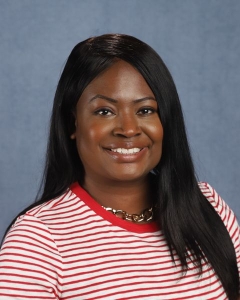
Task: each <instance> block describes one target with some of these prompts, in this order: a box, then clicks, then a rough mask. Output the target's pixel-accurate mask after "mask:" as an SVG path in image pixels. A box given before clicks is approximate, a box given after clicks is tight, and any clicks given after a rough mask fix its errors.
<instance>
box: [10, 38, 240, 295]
mask: <svg viewBox="0 0 240 300" xmlns="http://www.w3.org/2000/svg"><path fill="white" fill-rule="evenodd" d="M119 59H121V60H124V61H126V62H128V63H130V64H131V65H132V66H133V67H135V68H136V69H137V70H138V71H139V72H140V73H141V74H142V76H143V77H144V79H145V80H146V82H147V83H148V85H149V87H150V88H151V90H152V91H153V93H154V95H155V97H156V100H157V102H158V107H159V116H160V120H161V123H162V126H163V131H164V138H163V150H162V157H161V160H160V162H159V164H158V165H157V166H156V167H155V170H154V173H155V178H156V182H157V183H156V191H155V192H156V194H157V198H158V202H157V210H158V213H157V218H158V219H157V221H158V222H159V224H160V226H161V228H162V229H163V232H164V234H165V237H166V240H167V242H168V245H169V248H170V251H171V254H172V258H173V251H176V253H177V254H178V256H179V259H180V261H181V263H182V266H183V271H184V272H185V271H187V260H189V259H191V260H192V261H195V264H196V265H197V266H198V268H199V269H200V271H201V270H202V263H203V261H207V262H208V263H210V264H211V265H212V267H213V268H214V270H215V272H216V274H217V276H218V277H219V279H220V281H221V282H222V285H223V287H224V289H225V291H226V293H227V295H228V297H229V299H230V300H235V299H237V297H238V295H239V291H238V288H239V276H238V270H237V260H236V253H235V250H234V247H233V244H232V241H231V239H230V236H229V233H228V231H227V229H226V227H225V226H224V224H223V222H222V220H221V219H220V217H219V215H218V214H217V212H216V211H215V210H214V208H213V207H212V205H211V204H210V203H209V201H207V199H206V198H205V197H204V196H203V194H202V192H201V191H200V189H199V186H198V182H197V179H196V176H195V171H194V167H193V163H192V159H191V154H190V150H189V145H188V141H187V136H186V130H185V125H184V119H183V114H182V109H181V105H180V101H179V97H178V94H177V90H176V87H175V84H174V82H173V79H172V77H171V75H170V73H169V71H168V69H167V67H166V66H165V64H164V62H163V61H162V59H161V58H160V56H159V55H158V54H157V53H156V52H155V51H154V50H153V49H152V48H151V47H150V46H148V45H147V44H145V43H144V42H142V41H140V40H138V39H137V38H134V37H132V36H128V35H123V34H105V35H101V36H98V37H93V38H89V39H87V40H85V41H83V42H81V43H79V44H77V45H76V46H75V47H74V49H73V50H72V52H71V54H70V56H69V58H68V60H67V62H66V65H65V68H64V70H63V72H62V75H61V78H60V80H59V83H58V86H57V90H56V94H55V99H54V105H53V111H52V118H51V127H50V135H49V141H48V148H47V156H46V165H45V171H44V177H43V182H42V192H41V195H40V197H39V198H38V200H37V201H36V202H35V203H34V204H32V205H31V206H29V207H27V208H26V209H25V210H24V211H22V212H21V213H20V214H19V215H18V216H20V215H22V214H24V213H25V212H26V211H27V210H29V209H30V208H32V207H35V206H37V205H39V204H41V203H44V202H46V201H48V200H50V199H53V198H55V197H57V196H59V195H61V194H63V193H64V192H65V191H66V189H67V188H68V187H69V186H70V185H71V184H72V183H73V182H75V181H78V182H79V183H80V184H81V183H82V182H83V179H84V168H83V166H82V163H81V161H80V158H79V155H78V153H77V149H76V144H75V141H73V140H72V139H70V135H71V133H73V131H74V116H73V112H74V110H75V108H76V105H77V102H78V100H79V98H80V96H81V94H82V92H83V90H84V89H85V87H86V86H87V85H88V84H89V83H90V82H91V81H92V80H93V79H94V78H96V77H97V76H98V75H99V74H100V73H101V72H103V71H104V70H106V69H107V68H109V67H110V66H111V65H113V64H114V63H115V62H116V60H119ZM15 220H16V219H15ZM15 220H13V222H14V221H15ZM13 222H12V223H11V225H12V224H13ZM11 225H10V226H11ZM10 226H9V228H10ZM9 228H8V229H9ZM189 252H190V253H191V255H192V258H191V256H190V255H189ZM184 272H183V273H184ZM183 276H184V274H183Z"/></svg>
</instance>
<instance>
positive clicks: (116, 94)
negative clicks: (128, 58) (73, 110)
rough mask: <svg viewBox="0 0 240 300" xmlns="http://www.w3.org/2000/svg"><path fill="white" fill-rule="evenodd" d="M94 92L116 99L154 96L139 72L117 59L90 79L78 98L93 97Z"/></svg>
mask: <svg viewBox="0 0 240 300" xmlns="http://www.w3.org/2000/svg"><path fill="white" fill-rule="evenodd" d="M95 94H102V95H104V96H108V97H112V98H114V99H116V100H121V99H131V98H132V99H137V98H142V97H146V96H151V97H153V96H154V95H153V93H152V90H151V89H150V87H149V86H148V84H147V82H146V81H145V79H144V78H143V76H142V75H141V73H140V72H139V71H138V70H136V69H135V68H134V67H133V66H132V65H131V64H129V63H127V62H125V61H123V60H119V61H117V62H116V63H114V64H113V65H112V66H111V67H110V68H108V69H107V70H105V71H104V72H103V73H101V74H100V75H99V76H97V77H96V78H95V79H94V80H92V82H90V84H89V85H88V86H87V87H86V88H85V90H84V91H83V93H82V95H81V97H80V100H84V99H85V98H86V97H87V98H89V97H94V96H95Z"/></svg>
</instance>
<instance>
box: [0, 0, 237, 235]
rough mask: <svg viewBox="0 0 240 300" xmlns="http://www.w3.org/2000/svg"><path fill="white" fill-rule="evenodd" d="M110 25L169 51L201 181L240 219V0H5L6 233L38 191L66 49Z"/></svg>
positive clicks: (2, 169)
mask: <svg viewBox="0 0 240 300" xmlns="http://www.w3.org/2000/svg"><path fill="white" fill-rule="evenodd" d="M111 32H117V33H126V34H130V35H134V36H136V37H138V38H140V39H142V40H143V41H145V42H147V43H148V44H150V45H151V46H152V47H153V48H154V49H155V50H156V51H157V52H158V53H159V54H160V56H161V57H162V58H163V60H164V61H165V63H166V64H167V66H168V67H169V69H170V71H171V73H172V75H173V78H174V80H175V83H176V85H177V88H178V91H179V94H180V99H181V102H182V106H183V110H184V115H185V121H186V125H187V131H188V136H189V141H190V145H191V149H192V153H193V157H194V162H195V166H196V170H197V173H198V176H199V179H200V180H203V181H208V182H209V183H210V184H211V185H212V186H214V187H215V189H216V190H217V191H218V192H219V193H220V195H221V196H222V197H223V198H224V199H225V201H226V202H227V203H228V204H229V205H230V207H231V208H232V209H233V210H234V211H235V213H236V215H237V217H238V218H240V205H239V195H240V180H239V179H240V97H239V95H240V1H238V0H229V1H225V0H199V1H198V0H181V1H180V0H179V1H178V0H166V1H165V0H149V1H147V0H121V1H119V0H82V1H81V0H80V1H76V0H66V1H63V0H62V1H61V0H57V1H56V0H51V1H49V0H41V1H40V0H39V1H37V0H35V1H34V0H9V1H5V0H1V1H0V58H1V59H0V120H1V126H0V138H1V147H0V197H1V198H0V237H1V236H2V234H3V232H4V230H5V229H6V227H7V225H8V224H9V222H10V221H11V220H12V218H13V217H14V216H15V215H16V214H17V213H18V212H19V211H20V210H22V209H23V208H25V207H26V206H27V205H29V204H31V203H32V202H33V201H34V198H35V196H36V193H37V190H38V186H39V183H40V179H41V175H42V170H43V162H44V156H45V149H46V140H47V134H48V124H49V117H50V111H51V107H52V101H53V97H54V92H55V88H56V85H57V81H58V79H59V76H60V73H61V70H62V68H63V65H64V62H65V61H66V59H67V56H68V55H69V53H70V51H71V49H72V48H73V46H74V45H75V44H76V43H78V42H79V41H81V40H83V39H86V38H88V37H90V36H94V35H99V34H103V33H111ZM186 213H187V212H186Z"/></svg>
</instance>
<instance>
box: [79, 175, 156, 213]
mask: <svg viewBox="0 0 240 300" xmlns="http://www.w3.org/2000/svg"><path fill="white" fill-rule="evenodd" d="M83 187H84V189H85V190H87V192H88V193H89V194H90V195H91V196H92V197H93V198H94V199H95V200H96V201H97V202H98V203H99V204H101V205H102V206H104V207H111V208H113V209H120V210H124V211H126V212H127V213H129V214H136V213H141V212H142V211H143V210H144V209H146V208H148V207H151V206H152V197H151V194H150V187H149V178H148V177H146V178H144V179H141V180H138V181H134V182H133V181H131V182H112V181H111V182H110V181H109V182H104V183H103V182H98V181H95V180H91V178H86V179H85V181H84V184H83Z"/></svg>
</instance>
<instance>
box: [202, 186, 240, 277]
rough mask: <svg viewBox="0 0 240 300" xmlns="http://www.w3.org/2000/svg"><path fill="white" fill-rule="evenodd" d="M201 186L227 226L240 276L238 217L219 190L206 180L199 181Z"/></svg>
mask: <svg viewBox="0 0 240 300" xmlns="http://www.w3.org/2000/svg"><path fill="white" fill-rule="evenodd" d="M199 187H200V189H201V191H202V193H203V194H204V196H205V197H206V198H207V199H208V200H209V202H210V203H211V204H212V206H213V207H214V208H215V210H216V211H217V213H218V214H219V216H220V217H221V219H222V221H223V223H224V225H225V226H226V228H227V230H228V232H229V235H230V237H231V240H232V242H233V246H234V249H235V252H236V258H237V264H238V271H239V278H240V228H239V225H238V222H237V218H236V216H235V215H234V213H233V211H232V210H231V209H230V208H229V206H228V205H227V204H226V202H224V200H223V199H222V198H221V197H220V196H219V195H218V194H217V192H216V191H215V190H214V189H213V188H212V187H211V186H210V185H209V184H208V183H205V182H201V183H199Z"/></svg>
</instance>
